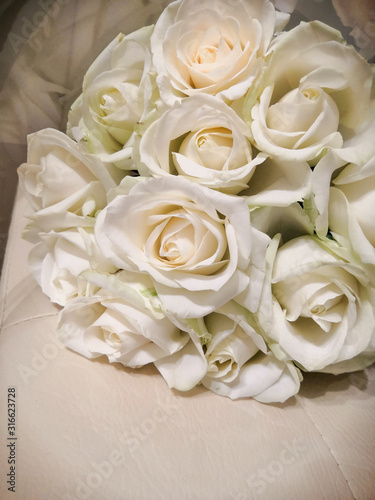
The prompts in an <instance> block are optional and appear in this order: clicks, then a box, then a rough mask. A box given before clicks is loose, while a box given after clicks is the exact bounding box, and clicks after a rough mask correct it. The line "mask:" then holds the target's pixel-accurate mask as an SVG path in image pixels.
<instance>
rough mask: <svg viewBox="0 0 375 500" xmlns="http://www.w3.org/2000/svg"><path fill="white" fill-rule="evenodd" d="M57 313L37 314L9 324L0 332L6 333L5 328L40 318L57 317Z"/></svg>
mask: <svg viewBox="0 0 375 500" xmlns="http://www.w3.org/2000/svg"><path fill="white" fill-rule="evenodd" d="M57 314H58V312H53V313H47V314H39V315H38V316H32V317H31V318H24V319H20V320H19V321H16V322H15V323H9V324H7V325H5V326H4V328H2V331H6V330H7V328H11V327H13V326H17V325H21V324H22V323H27V322H28V321H33V320H34V319H41V318H49V317H51V316H57Z"/></svg>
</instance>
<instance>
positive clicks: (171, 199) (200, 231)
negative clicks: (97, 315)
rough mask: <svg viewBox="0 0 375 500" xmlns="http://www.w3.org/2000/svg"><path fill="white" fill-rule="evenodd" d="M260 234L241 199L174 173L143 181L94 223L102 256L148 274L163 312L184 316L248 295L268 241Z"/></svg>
mask: <svg viewBox="0 0 375 500" xmlns="http://www.w3.org/2000/svg"><path fill="white" fill-rule="evenodd" d="M262 236H264V235H262V234H260V235H258V232H256V231H253V230H252V228H251V225H250V214H249V210H248V208H247V206H246V203H245V201H244V200H243V199H242V198H240V197H232V196H230V195H226V194H223V193H219V192H217V191H214V190H211V189H208V188H205V187H202V186H200V185H199V184H196V183H193V182H190V181H187V180H185V179H183V178H180V177H175V176H173V177H172V176H171V177H167V178H158V179H150V180H148V181H146V182H139V183H138V184H136V185H135V186H134V187H133V188H132V189H131V190H130V194H129V195H119V196H117V197H116V198H115V199H114V200H113V201H112V202H111V203H109V205H108V206H107V207H106V208H105V209H104V210H103V211H102V212H101V213H100V214H99V216H98V218H97V224H96V239H97V243H98V245H99V248H100V249H101V250H102V252H103V254H104V255H105V256H106V257H107V258H108V259H109V260H111V262H113V264H114V265H116V266H117V267H118V268H121V269H129V270H132V271H138V272H142V273H147V274H149V275H150V276H151V278H152V280H153V282H154V286H155V289H156V291H157V293H158V295H159V297H160V299H161V300H162V302H163V304H164V306H165V308H166V309H167V310H169V311H171V312H173V313H175V314H177V315H180V316H181V317H199V316H204V315H205V314H208V313H209V312H212V311H213V310H214V309H217V307H219V306H220V305H222V304H224V303H225V302H227V301H228V300H230V299H232V298H233V297H235V296H236V295H238V294H240V293H241V292H243V291H244V290H245V288H246V287H247V285H248V284H249V282H250V278H251V266H252V251H253V250H252V249H253V248H257V245H258V248H257V250H258V249H259V252H260V250H261V249H263V250H264V249H265V246H266V244H267V243H268V241H267V242H266V241H265V240H264V239H263V238H262ZM263 258H264V257H263ZM256 265H257V267H259V266H261V264H258V263H257V264H256ZM256 274H257V276H258V277H257V278H255V277H254V279H253V281H252V282H251V283H253V286H254V289H255V290H257V289H258V286H259V283H258V280H259V279H260V277H259V275H258V273H256Z"/></svg>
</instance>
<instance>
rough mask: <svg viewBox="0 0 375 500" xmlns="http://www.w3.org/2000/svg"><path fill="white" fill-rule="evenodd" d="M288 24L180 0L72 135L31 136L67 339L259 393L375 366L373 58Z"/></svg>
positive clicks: (142, 34) (81, 110)
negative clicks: (315, 374) (309, 374)
mask: <svg viewBox="0 0 375 500" xmlns="http://www.w3.org/2000/svg"><path fill="white" fill-rule="evenodd" d="M283 3H284V5H285V4H288V2H283ZM288 19H289V16H288V14H286V13H284V12H281V11H279V10H277V3H276V6H275V4H274V2H271V1H269V0H218V1H216V2H214V3H213V2H211V1H209V0H177V1H174V2H172V3H170V4H169V5H168V6H167V7H166V9H165V10H164V12H163V13H162V14H161V16H160V18H159V19H158V20H157V22H156V24H155V25H154V26H148V27H144V28H142V29H139V30H138V31H136V32H134V33H131V34H129V35H126V36H124V35H122V34H120V35H119V36H117V38H116V39H115V40H113V42H112V43H110V45H109V46H108V47H107V48H106V49H105V50H104V51H103V52H102V53H101V54H100V55H99V57H98V58H97V59H96V60H95V61H94V62H93V64H92V65H91V66H90V68H89V70H88V71H87V73H86V75H85V78H84V81H83V89H82V93H81V95H80V96H79V97H78V99H77V100H76V101H75V102H74V104H73V106H72V108H71V111H70V114H69V119H68V126H67V134H64V133H62V132H59V131H56V130H52V129H47V130H42V131H40V132H37V133H35V134H33V135H31V136H29V140H28V159H27V163H25V164H23V165H21V167H20V168H19V175H20V180H21V185H22V186H23V189H24V192H25V195H26V197H27V199H28V202H29V203H28V209H27V210H28V212H27V215H28V218H29V223H28V225H27V227H26V229H25V233H24V237H25V238H27V239H28V240H29V241H31V242H32V243H33V248H32V250H31V252H30V257H29V263H30V268H31V271H32V273H33V275H34V276H35V278H36V279H37V281H38V283H39V284H40V286H41V288H42V290H43V292H44V293H45V294H47V295H48V296H49V297H50V299H51V301H53V302H55V303H56V304H58V305H60V306H61V311H60V313H59V317H58V326H57V331H58V336H59V338H60V339H61V341H62V342H63V343H64V344H65V345H66V346H67V347H68V348H70V349H72V350H73V351H76V352H78V353H80V354H81V355H83V356H86V357H88V358H97V357H100V356H106V357H107V358H108V360H109V361H110V362H116V363H121V364H122V365H124V366H126V367H130V368H140V367H142V366H144V365H146V364H148V363H153V364H154V365H155V366H156V368H157V369H158V371H159V372H160V373H161V375H162V376H163V377H164V379H165V380H166V382H167V383H168V385H169V386H170V387H171V388H175V389H177V390H180V391H188V390H190V389H192V388H193V387H195V386H196V385H197V384H203V385H204V386H205V387H207V388H208V389H210V390H212V391H214V392H215V393H217V394H221V395H224V396H228V397H230V398H232V399H236V398H243V397H253V398H255V399H256V400H258V401H260V402H283V401H285V400H287V399H288V398H289V397H291V396H293V395H295V394H296V393H297V392H298V391H299V388H300V383H301V381H302V373H303V372H304V371H319V372H328V373H333V374H339V373H343V372H347V371H354V370H360V369H363V368H364V367H366V366H368V365H369V364H371V363H372V362H373V361H374V360H375V317H374V311H375V309H374V306H375V288H374V284H375V249H374V246H375V217H374V213H375V141H374V137H375V135H374V134H375V98H374V91H373V68H372V67H371V65H370V64H369V63H367V62H366V61H365V60H364V59H363V58H362V57H361V56H360V55H359V54H358V53H357V52H356V50H355V49H354V48H353V47H351V46H349V45H347V44H346V43H345V41H344V40H343V38H342V37H341V35H340V33H339V32H337V31H335V30H333V29H332V28H330V27H329V26H327V25H325V24H323V23H321V22H318V21H313V22H309V23H305V22H302V23H301V24H300V25H299V26H297V27H295V28H293V29H290V30H287V29H286V28H285V26H286V25H287V22H288Z"/></svg>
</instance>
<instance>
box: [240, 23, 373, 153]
mask: <svg viewBox="0 0 375 500" xmlns="http://www.w3.org/2000/svg"><path fill="white" fill-rule="evenodd" d="M268 59H269V61H268V67H267V69H266V71H265V73H264V75H263V81H262V82H261V84H259V85H258V87H259V88H258V89H256V91H255V92H258V93H259V92H260V97H259V99H258V100H257V101H256V102H255V103H254V96H255V92H250V93H249V95H248V97H247V100H248V102H247V105H246V111H245V116H246V117H249V121H250V122H251V130H252V133H253V136H254V140H255V143H256V145H257V147H258V148H259V149H260V150H261V151H265V152H267V153H269V154H271V155H274V156H277V157H278V158H279V159H281V160H286V161H295V160H300V161H301V160H305V161H314V162H315V163H316V160H317V158H318V156H319V155H320V154H321V153H322V152H323V151H324V149H325V148H340V147H341V146H342V145H343V143H344V141H346V140H347V139H350V137H352V136H353V135H354V134H356V133H357V132H358V131H359V129H360V127H361V125H363V123H364V122H365V121H366V120H367V116H368V110H369V105H370V91H371V85H372V72H371V67H370V65H369V64H368V63H367V62H366V61H365V60H364V59H363V58H362V57H361V56H360V55H359V54H358V53H357V52H356V51H355V49H354V48H353V47H350V46H347V45H346V44H345V43H344V40H343V39H342V37H341V35H340V33H339V32H337V31H335V30H333V29H332V28H330V27H329V26H327V25H325V24H323V23H320V22H318V21H313V22H310V23H301V24H300V25H299V26H298V27H296V28H294V29H292V30H290V31H289V32H287V33H284V34H282V35H280V36H279V37H277V38H276V39H275V42H274V43H273V45H272V47H271V49H270V53H269V55H268ZM250 114H251V119H250V116H249V115H250Z"/></svg>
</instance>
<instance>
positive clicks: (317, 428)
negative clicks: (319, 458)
mask: <svg viewBox="0 0 375 500" xmlns="http://www.w3.org/2000/svg"><path fill="white" fill-rule="evenodd" d="M296 401H297V404H298V406H299V407H300V408H302V410H303V411H304V413H305V414H306V416H307V418H308V419H309V420H310V422H311V423H312V424H313V426H314V427H315V429H316V430H317V431H318V433H319V434H320V436H321V437H322V440H323V442H324V444H325V445H326V447H327V448H328V450H329V452H330V454H331V456H332V458H333V459H334V461H335V463H336V465H337V467H338V469H339V470H340V472H341V474H342V476H343V478H344V479H345V482H346V484H347V485H348V488H349V491H350V493H351V495H352V497H353V500H358V499H357V498H356V497H355V495H354V493H353V490H352V488H351V486H350V484H349V480H348V479H347V478H346V476H345V474H344V471H343V470H342V468H341V465H340V463H339V461H338V460H337V458H336V457H335V454H334V453H333V451H332V450H331V447H330V446H329V444H328V443H327V441H326V439H325V438H324V436H323V434H322V433H321V431H320V430H319V427H318V426H317V424H316V423H315V422H314V420H313V419H312V417H311V416H310V414H309V412H308V410H307V409H306V408H305V407H304V406H303V405H302V403H301V402H300V399H299V398H298V397H296Z"/></svg>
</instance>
